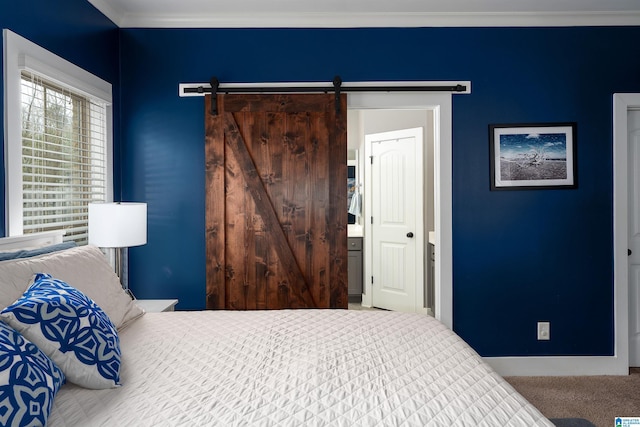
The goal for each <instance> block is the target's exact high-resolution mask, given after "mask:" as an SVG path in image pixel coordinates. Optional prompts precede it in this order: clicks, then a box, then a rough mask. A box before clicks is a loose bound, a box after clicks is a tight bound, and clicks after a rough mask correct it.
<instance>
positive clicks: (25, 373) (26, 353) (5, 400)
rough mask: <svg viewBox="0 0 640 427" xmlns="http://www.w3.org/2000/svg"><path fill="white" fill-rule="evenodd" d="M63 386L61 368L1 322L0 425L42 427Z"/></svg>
mask: <svg viewBox="0 0 640 427" xmlns="http://www.w3.org/2000/svg"><path fill="white" fill-rule="evenodd" d="M62 384H64V374H63V373H62V371H61V370H60V368H58V367H57V366H56V365H55V364H54V363H53V362H52V361H51V360H50V359H49V358H48V357H47V356H45V355H44V354H43V353H42V352H41V351H40V350H39V349H38V347H36V346H35V345H34V344H32V343H30V342H29V341H27V340H25V339H24V338H23V337H22V335H20V334H19V333H18V332H16V331H14V330H13V329H11V328H10V327H9V326H7V325H5V324H4V323H2V322H0V425H3V426H27V425H29V426H32V425H33V426H38V425H40V426H43V425H45V424H46V422H47V417H48V416H49V412H50V411H51V405H52V404H53V398H54V397H55V395H56V393H57V392H58V390H59V389H60V387H61V386H62Z"/></svg>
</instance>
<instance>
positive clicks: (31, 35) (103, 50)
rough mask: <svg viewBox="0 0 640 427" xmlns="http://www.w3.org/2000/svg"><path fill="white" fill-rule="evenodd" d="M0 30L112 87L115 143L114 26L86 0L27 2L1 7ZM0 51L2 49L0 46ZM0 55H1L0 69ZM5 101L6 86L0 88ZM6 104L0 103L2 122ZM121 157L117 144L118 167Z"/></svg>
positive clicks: (1, 187) (1, 220) (0, 135)
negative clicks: (22, 38) (28, 41)
mask: <svg viewBox="0 0 640 427" xmlns="http://www.w3.org/2000/svg"><path fill="white" fill-rule="evenodd" d="M0 28H7V29H9V30H11V31H13V32H14V33H16V34H18V35H20V36H22V37H24V38H26V39H28V40H30V41H32V42H34V43H36V44H37V45H40V46H42V47H43V48H45V49H47V50H49V51H50V52H53V53H55V54H56V55H58V56H60V57H62V58H64V59H66V60H67V61H69V62H72V63H74V64H76V65H78V66H80V67H82V68H84V69H85V70H87V71H89V72H91V73H93V74H95V75H96V76H98V77H100V78H102V79H103V80H106V81H108V82H109V83H111V84H112V85H113V104H114V132H115V135H114V139H115V140H116V141H118V140H119V138H118V132H119V123H120V120H119V104H120V97H119V80H120V79H119V73H120V61H119V34H118V27H117V26H116V25H115V24H114V23H113V22H111V21H110V20H109V19H107V18H106V17H105V16H104V15H103V14H102V13H100V12H98V10H97V9H96V8H95V7H93V6H92V5H91V4H90V3H89V2H88V1H86V0H56V1H51V0H28V1H2V3H0ZM0 53H2V46H0ZM1 64H2V56H1V55H0V65H1ZM0 99H3V100H4V83H3V84H2V86H0ZM2 117H4V102H1V103H0V118H2ZM0 145H1V146H2V149H0V159H1V161H0V168H2V173H1V174H0V200H2V201H4V199H5V194H4V191H5V182H4V179H5V176H4V119H0ZM119 156H120V151H119V144H117V143H116V144H115V147H114V158H115V159H116V162H115V163H116V167H118V163H119V162H118V161H117V159H118V158H119ZM114 178H115V183H114V188H116V189H118V192H119V188H120V174H119V172H117V173H116V174H115V175H114ZM2 203H3V205H2V207H3V208H2V209H0V236H4V235H5V234H6V233H5V210H4V202H2Z"/></svg>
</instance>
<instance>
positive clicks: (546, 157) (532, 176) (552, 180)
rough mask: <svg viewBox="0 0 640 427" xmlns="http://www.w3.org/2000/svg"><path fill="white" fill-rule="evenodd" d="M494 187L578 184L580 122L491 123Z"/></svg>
mask: <svg viewBox="0 0 640 427" xmlns="http://www.w3.org/2000/svg"><path fill="white" fill-rule="evenodd" d="M489 141H490V147H489V149H490V159H491V165H490V168H491V190H533V189H544V188H547V189H549V188H554V189H560V188H576V187H577V180H576V123H540V124H531V123H529V124H504V125H489Z"/></svg>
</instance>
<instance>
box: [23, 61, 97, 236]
mask: <svg viewBox="0 0 640 427" xmlns="http://www.w3.org/2000/svg"><path fill="white" fill-rule="evenodd" d="M21 109H22V110H21V113H22V200H23V210H22V218H23V221H22V222H23V232H24V233H33V232H39V231H48V230H57V229H65V230H66V235H65V240H75V241H76V242H78V243H79V244H84V243H86V242H87V230H88V228H87V223H88V214H87V211H88V208H87V204H88V203H90V202H94V201H104V200H106V193H107V176H108V175H107V117H106V104H105V103H103V102H101V101H99V100H96V99H93V98H90V97H87V96H86V95H83V94H82V93H81V92H78V91H74V90H73V89H70V88H68V87H64V86H62V85H59V84H55V83H53V82H52V81H48V80H47V79H45V78H42V77H41V76H38V75H36V74H33V73H30V72H28V71H22V74H21Z"/></svg>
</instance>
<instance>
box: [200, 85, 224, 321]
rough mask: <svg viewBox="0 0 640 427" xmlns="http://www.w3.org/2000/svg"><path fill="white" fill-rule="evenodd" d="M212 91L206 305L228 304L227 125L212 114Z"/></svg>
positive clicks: (207, 117)
mask: <svg viewBox="0 0 640 427" xmlns="http://www.w3.org/2000/svg"><path fill="white" fill-rule="evenodd" d="M210 105H211V95H207V96H205V102H204V108H205V113H204V114H205V135H206V136H205V210H206V217H205V242H206V243H205V246H206V264H205V269H206V280H207V283H206V299H207V300H206V307H207V308H208V309H223V308H225V307H226V280H225V265H226V260H225V249H224V245H225V222H226V221H225V195H224V173H225V172H224V169H225V168H224V145H225V144H224V127H223V123H222V119H221V117H220V116H212V115H210V114H209V111H210Z"/></svg>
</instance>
